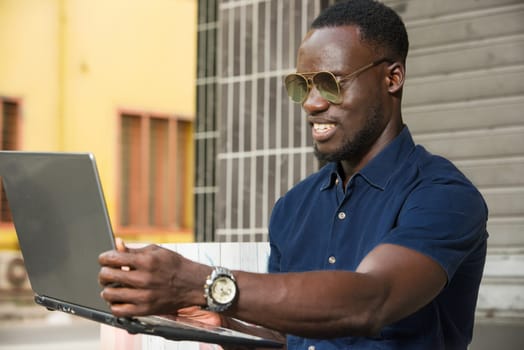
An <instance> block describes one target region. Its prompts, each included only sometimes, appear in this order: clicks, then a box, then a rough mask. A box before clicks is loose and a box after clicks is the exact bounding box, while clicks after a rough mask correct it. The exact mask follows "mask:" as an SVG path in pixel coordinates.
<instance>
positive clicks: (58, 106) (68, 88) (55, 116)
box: [0, 0, 197, 248]
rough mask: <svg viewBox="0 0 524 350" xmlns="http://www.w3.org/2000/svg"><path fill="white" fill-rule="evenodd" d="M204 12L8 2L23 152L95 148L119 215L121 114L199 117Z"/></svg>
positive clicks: (120, 4) (142, 1)
mask: <svg viewBox="0 0 524 350" xmlns="http://www.w3.org/2000/svg"><path fill="white" fill-rule="evenodd" d="M196 17H197V1H196V0H90V1H85V0H0V53H1V54H0V96H5V97H15V98H19V99H20V102H21V106H22V113H23V123H22V131H23V135H22V142H21V146H22V149H24V150H53V151H55V150H56V151H89V152H93V153H94V154H95V155H96V157H97V161H98V165H99V171H100V174H101V178H102V182H103V186H104V189H105V195H106V199H107V202H108V206H109V211H110V215H111V216H114V213H115V210H116V208H115V200H116V195H117V186H118V173H117V166H118V162H117V161H118V159H117V154H118V153H117V152H118V127H117V126H118V124H117V122H118V119H117V115H118V112H119V111H120V110H121V109H133V110H137V111H147V112H154V113H162V114H171V115H172V114H176V115H179V116H184V117H187V118H189V119H191V120H192V119H193V118H194V114H195V79H196V26H197V23H196ZM187 170H188V171H193V170H192V169H187ZM0 230H2V231H4V229H1V228H0ZM0 236H2V235H1V234H0ZM3 236H5V235H3ZM0 243H1V240H0ZM0 248H1V246H0Z"/></svg>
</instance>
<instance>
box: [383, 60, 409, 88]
mask: <svg viewBox="0 0 524 350" xmlns="http://www.w3.org/2000/svg"><path fill="white" fill-rule="evenodd" d="M405 76H406V68H405V67H404V64H403V63H401V62H393V63H391V64H390V65H389V66H388V75H387V84H388V91H389V93H391V94H396V93H398V92H400V91H402V87H403V86H404V79H405Z"/></svg>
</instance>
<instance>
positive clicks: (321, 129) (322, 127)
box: [313, 123, 335, 132]
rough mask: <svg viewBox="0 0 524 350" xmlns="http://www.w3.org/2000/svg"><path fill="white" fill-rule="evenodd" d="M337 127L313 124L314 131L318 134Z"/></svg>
mask: <svg viewBox="0 0 524 350" xmlns="http://www.w3.org/2000/svg"><path fill="white" fill-rule="evenodd" d="M334 127H335V124H317V123H315V124H313V129H314V130H315V131H316V132H326V131H328V130H330V129H332V128H334Z"/></svg>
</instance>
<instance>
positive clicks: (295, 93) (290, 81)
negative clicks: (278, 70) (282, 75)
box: [285, 74, 308, 103]
mask: <svg viewBox="0 0 524 350" xmlns="http://www.w3.org/2000/svg"><path fill="white" fill-rule="evenodd" d="M285 85H286V90H287V94H288V95H289V98H290V99H291V100H292V101H293V102H296V103H302V101H304V100H305V99H306V96H307V93H308V86H307V80H306V78H304V77H303V76H301V75H298V74H290V75H288V76H287V77H286V80H285Z"/></svg>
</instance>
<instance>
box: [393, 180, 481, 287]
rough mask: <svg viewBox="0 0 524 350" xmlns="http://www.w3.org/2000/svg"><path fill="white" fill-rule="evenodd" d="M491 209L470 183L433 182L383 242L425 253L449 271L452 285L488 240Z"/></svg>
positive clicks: (412, 198)
mask: <svg viewBox="0 0 524 350" xmlns="http://www.w3.org/2000/svg"><path fill="white" fill-rule="evenodd" d="M487 214H488V213H487V207H486V204H485V202H484V200H483V198H482V196H481V195H480V193H479V192H478V190H477V189H476V188H475V187H474V186H473V185H471V184H470V183H469V182H466V181H459V180H457V181H454V180H450V179H447V180H445V181H444V180H432V181H428V183H426V184H422V185H421V186H418V187H417V188H416V189H415V190H414V191H413V192H412V193H411V194H410V195H409V196H408V197H407V199H406V201H405V203H404V205H403V206H402V208H401V211H400V213H399V216H398V222H397V225H396V226H395V227H394V228H393V229H392V230H391V231H390V232H389V233H388V234H387V235H386V237H385V239H384V241H383V243H391V244H397V245H401V246H404V247H407V248H411V249H413V250H416V251H418V252H420V253H422V254H425V255H427V256H429V257H431V258H432V259H434V260H435V261H436V262H438V263H439V264H440V265H441V266H442V268H443V269H444V270H445V271H446V273H447V276H448V282H449V281H450V280H451V279H452V278H453V275H454V274H455V272H456V270H457V268H458V267H459V266H460V264H461V263H462V261H463V260H464V259H466V258H467V256H468V255H469V254H470V253H471V252H472V251H474V250H475V249H476V248H478V247H479V246H480V245H481V243H483V242H484V241H485V239H486V238H487V232H486V221H487Z"/></svg>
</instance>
